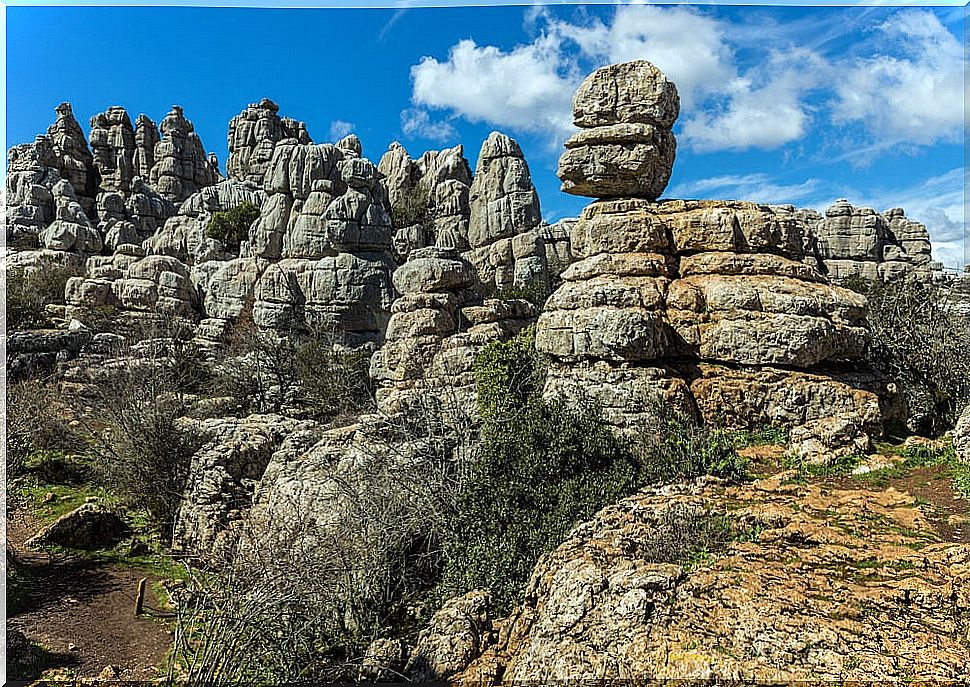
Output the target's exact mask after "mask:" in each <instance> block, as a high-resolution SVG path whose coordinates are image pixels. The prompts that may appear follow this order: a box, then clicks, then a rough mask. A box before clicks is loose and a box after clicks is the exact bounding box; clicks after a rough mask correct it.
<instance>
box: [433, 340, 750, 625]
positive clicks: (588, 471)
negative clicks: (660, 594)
mask: <svg viewBox="0 0 970 687" xmlns="http://www.w3.org/2000/svg"><path fill="white" fill-rule="evenodd" d="M544 376H545V369H544V366H543V364H542V360H541V358H540V357H539V356H538V354H537V353H536V350H535V340H534V330H533V329H532V328H530V329H527V330H525V331H523V332H522V333H521V334H520V335H519V336H517V337H515V338H513V339H512V340H510V341H508V342H505V343H493V344H491V345H489V346H487V347H485V349H483V351H482V352H481V354H480V355H479V357H478V359H477V360H476V365H475V379H476V387H477V391H478V404H479V410H480V412H481V417H482V422H483V425H482V431H481V454H480V457H479V460H478V462H477V463H476V464H475V466H474V467H473V469H472V473H471V475H470V477H469V478H468V479H467V481H466V482H465V484H464V485H463V487H462V490H461V493H460V496H459V500H458V506H457V511H458V515H457V518H456V523H455V526H454V528H453V531H454V532H455V533H456V534H457V535H458V536H457V537H455V538H451V539H448V540H447V541H446V542H445V547H444V549H445V564H444V573H443V583H442V590H443V592H444V593H445V594H457V593H460V592H464V591H468V590H469V589H473V588H476V587H480V588H487V589H489V590H490V591H491V592H492V594H493V596H494V598H495V599H496V601H497V603H498V604H499V605H500V606H501V607H503V608H505V609H508V608H509V607H510V606H511V605H512V604H513V603H515V601H516V600H518V599H519V598H520V596H521V594H522V592H523V590H524V586H525V583H526V582H527V580H528V577H529V575H530V574H531V572H532V569H533V567H534V566H535V563H536V561H537V560H538V558H539V556H540V555H542V554H543V553H545V552H547V551H549V550H551V549H553V548H554V547H556V546H558V545H559V544H560V543H561V542H562V541H563V540H564V539H565V538H566V536H567V535H568V533H569V531H570V530H571V528H572V527H573V526H574V525H575V524H576V523H578V522H581V521H583V520H586V519H589V518H590V517H592V516H593V515H594V514H595V513H596V512H597V511H598V510H600V509H601V508H603V507H605V506H607V505H609V504H612V503H615V502H616V501H618V500H619V499H621V498H622V497H624V496H627V495H629V494H631V493H633V492H635V491H636V490H637V489H639V488H640V487H641V486H643V485H645V484H648V483H654V482H670V481H679V480H683V479H689V478H693V477H696V476H698V475H702V474H712V475H716V476H719V477H724V478H728V479H735V480H740V479H745V478H746V477H747V464H746V461H745V460H744V459H742V458H741V457H740V456H739V455H738V453H737V450H736V443H737V435H736V433H734V432H730V431H726V430H719V429H714V428H710V427H702V426H698V425H697V424H696V423H694V422H692V421H690V420H687V419H685V418H682V417H680V416H679V415H678V414H676V413H674V412H672V411H671V410H670V409H669V408H667V407H665V406H659V405H658V406H657V407H656V409H655V410H654V412H653V413H652V415H654V416H655V417H657V418H658V419H657V420H656V422H655V423H653V424H650V425H648V426H647V427H645V428H644V434H643V436H642V437H638V440H637V441H632V440H629V439H626V438H621V437H619V436H617V434H616V433H615V431H614V430H613V428H611V427H609V426H608V425H606V424H605V423H604V422H603V421H602V419H601V416H600V412H599V409H598V408H597V407H596V406H595V404H593V403H592V402H590V401H588V400H587V401H583V400H580V401H578V402H577V401H575V400H574V401H570V402H569V403H566V402H564V401H553V402H550V401H548V400H543V398H542V387H543V383H544ZM681 529H682V530H683V531H684V532H688V531H690V532H693V533H694V535H696V537H695V536H694V535H691V538H688V539H686V540H685V541H684V542H682V545H683V547H682V548H683V549H684V550H683V551H681V550H680V549H679V548H677V547H671V546H666V545H664V546H663V547H661V548H663V549H664V551H665V552H666V553H664V554H663V555H665V556H668V557H671V558H676V557H677V556H680V555H682V554H683V553H684V551H688V550H692V551H693V550H701V549H705V548H707V547H708V544H711V545H712V546H713V543H712V542H713V540H714V538H716V537H715V531H716V530H717V529H718V527H715V526H714V525H713V524H711V523H705V522H700V521H697V522H696V523H693V524H690V523H687V524H684V527H683V528H681ZM722 529H723V528H722ZM702 535H703V536H702ZM718 536H720V535H718ZM678 552H679V553H678ZM658 555H660V554H658Z"/></svg>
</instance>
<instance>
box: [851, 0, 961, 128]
mask: <svg viewBox="0 0 970 687" xmlns="http://www.w3.org/2000/svg"><path fill="white" fill-rule="evenodd" d="M878 30H879V34H878V36H877V38H878V42H876V45H879V46H880V47H882V48H883V50H881V51H880V52H881V54H876V55H875V56H873V57H868V58H863V59H859V60H857V61H855V62H854V63H853V64H852V65H851V67H849V68H847V69H845V70H844V71H843V73H842V75H841V77H840V78H839V80H838V81H837V82H836V95H837V97H836V100H835V101H834V103H833V105H832V117H833V120H834V121H835V122H837V123H844V122H862V123H863V124H864V125H865V126H866V128H867V129H868V130H869V131H870V133H871V134H872V135H873V136H875V137H876V138H878V139H881V140H880V142H881V143H887V142H890V141H899V142H906V143H911V144H916V145H928V144H932V143H935V142H938V141H957V140H959V137H960V133H961V131H962V127H963V89H964V58H963V46H962V45H961V43H960V41H959V40H958V38H957V37H956V36H954V35H953V34H952V33H950V32H949V31H948V30H947V29H946V27H945V26H943V24H942V23H941V22H940V20H939V19H938V18H937V17H936V16H935V15H934V14H933V13H931V12H927V11H913V10H910V11H905V12H899V13H897V14H895V15H893V16H892V17H891V18H890V19H889V20H887V21H886V22H884V23H883V24H881V25H879V27H878ZM885 48H893V53H895V54H890V53H888V52H886V51H885Z"/></svg>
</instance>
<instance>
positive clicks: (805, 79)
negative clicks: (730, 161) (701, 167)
mask: <svg viewBox="0 0 970 687" xmlns="http://www.w3.org/2000/svg"><path fill="white" fill-rule="evenodd" d="M826 70H827V68H826V66H825V64H824V62H823V61H822V60H821V58H819V57H818V56H817V55H815V54H814V53H812V52H810V51H807V50H799V49H792V50H790V51H788V52H775V53H773V54H772V55H771V56H770V58H769V59H768V61H767V63H766V64H765V65H764V66H761V67H758V68H756V69H753V70H751V71H750V72H749V73H748V74H747V75H745V77H739V78H736V79H734V81H733V82H732V83H731V84H730V86H729V92H730V96H729V97H728V98H727V100H726V103H725V104H723V105H722V106H720V107H717V106H715V107H714V108H711V109H709V110H706V111H700V112H698V113H697V114H695V115H693V116H690V117H688V119H687V120H686V121H685V122H684V125H683V136H682V140H683V142H684V143H685V144H686V145H688V146H690V147H691V148H693V149H694V150H698V151H702V152H703V151H713V150H745V149H748V148H765V149H770V148H777V147H778V146H781V145H784V144H785V143H788V142H790V141H795V140H798V139H800V138H802V137H803V136H804V135H805V133H806V131H807V129H808V124H809V120H810V114H809V109H808V106H807V104H806V103H805V102H804V98H805V95H806V93H807V92H808V91H809V90H810V89H812V88H814V87H815V86H816V85H817V84H818V81H819V77H820V75H821V74H823V73H824V72H825V71H826Z"/></svg>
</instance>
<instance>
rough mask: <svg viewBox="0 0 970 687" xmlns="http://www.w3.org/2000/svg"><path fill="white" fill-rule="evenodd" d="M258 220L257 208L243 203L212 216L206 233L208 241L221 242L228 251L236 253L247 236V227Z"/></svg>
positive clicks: (245, 202)
mask: <svg viewBox="0 0 970 687" xmlns="http://www.w3.org/2000/svg"><path fill="white" fill-rule="evenodd" d="M257 219H259V208H258V207H256V206H255V205H253V204H252V203H250V202H249V201H243V202H242V203H240V204H239V205H237V206H236V207H234V208H230V209H229V210H221V211H219V212H214V213H213V214H212V219H210V220H209V227H208V229H207V231H206V233H207V235H208V236H209V238H210V239H216V240H217V241H221V242H222V245H223V246H225V247H226V248H228V249H229V250H230V251H233V252H238V251H239V244H241V243H242V242H243V241H244V240H246V238H248V236H249V227H250V226H251V225H252V223H253V222H255V221H256V220H257Z"/></svg>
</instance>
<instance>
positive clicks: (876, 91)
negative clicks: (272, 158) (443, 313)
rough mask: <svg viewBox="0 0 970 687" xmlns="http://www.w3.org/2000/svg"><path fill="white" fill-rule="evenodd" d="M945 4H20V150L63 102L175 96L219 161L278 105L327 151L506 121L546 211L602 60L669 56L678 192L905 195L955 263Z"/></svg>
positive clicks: (955, 35)
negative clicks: (233, 121) (262, 112)
mask: <svg viewBox="0 0 970 687" xmlns="http://www.w3.org/2000/svg"><path fill="white" fill-rule="evenodd" d="M963 13H964V9H963V8H960V7H956V8H953V7H950V8H935V9H932V8H919V7H908V8H893V7H846V8H799V7H717V6H707V5H705V6H688V5H676V6H628V5H621V6H606V5H596V6H585V7H584V6H575V5H561V4H557V5H553V6H532V7H520V6H503V7H496V6H493V7H447V8H413V9H408V10H403V9H400V8H398V9H393V8H389V9H285V10H284V9H266V8H259V9H257V8H246V9H242V8H235V9H232V8H214V7H213V8H186V7H127V8H122V7H83V8H82V7H8V8H7V10H6V41H7V55H6V57H7V88H6V103H7V112H6V116H7V121H6V123H7V129H6V135H7V145H8V147H9V146H10V145H13V144H16V143H21V142H26V141H30V140H32V139H33V137H34V136H35V135H36V134H38V133H42V132H43V131H44V130H45V129H46V127H47V126H48V124H49V123H50V122H51V121H53V109H54V107H55V106H56V105H57V104H58V103H59V102H61V101H63V100H67V101H70V102H71V103H72V104H73V105H74V111H75V114H76V115H77V117H78V119H79V121H80V122H81V124H82V127H84V128H85V130H87V124H88V119H89V118H90V117H91V116H92V115H94V114H96V113H97V112H101V111H104V110H106V109H107V108H108V107H109V106H111V105H122V106H124V107H125V108H127V109H128V111H129V114H130V115H131V117H132V119H133V120H134V118H135V117H136V116H137V115H138V114H139V113H141V112H144V113H146V114H148V115H149V116H151V117H152V118H153V119H155V120H156V121H160V119H161V118H162V117H163V116H164V115H165V113H166V112H167V111H168V109H169V107H170V106H171V105H172V104H180V105H182V106H183V107H184V108H185V113H186V116H187V117H189V118H190V119H191V120H192V121H193V122H194V124H195V127H196V130H197V131H198V132H199V134H200V136H201V137H202V141H203V143H204V145H205V146H206V148H207V149H208V150H212V151H215V152H216V153H217V154H218V155H219V158H220V160H221V161H222V163H223V165H224V164H225V160H226V157H227V150H226V135H227V129H228V122H229V119H230V118H231V117H232V116H233V115H235V114H236V113H238V112H239V111H240V110H242V109H243V108H244V107H245V106H246V104H247V103H250V102H256V101H258V100H259V99H260V98H262V97H269V98H272V99H273V100H275V101H276V102H277V103H279V104H280V112H281V114H283V115H288V116H291V117H295V118H297V119H302V120H304V121H306V122H307V125H308V129H309V131H310V135H311V136H312V138H313V139H314V140H315V141H318V142H324V141H329V140H333V139H334V138H335V137H338V136H339V135H342V134H343V133H345V132H346V131H354V132H355V133H357V134H358V135H359V136H360V138H361V139H362V141H363V145H364V153H365V155H366V156H368V157H370V158H371V159H372V160H374V161H375V162H376V161H377V160H378V159H380V156H381V154H382V153H383V152H384V151H385V150H386V149H387V146H388V144H389V143H390V142H391V141H393V140H400V141H401V142H403V143H404V145H405V146H406V147H407V148H408V150H409V151H410V152H411V154H412V156H414V157H417V156H419V155H420V154H421V153H422V152H423V151H424V150H426V149H428V148H440V147H442V146H450V145H455V144H457V143H462V144H464V146H465V153H466V156H467V157H468V158H469V160H470V161H471V163H472V166H473V167H474V164H475V160H476V157H477V153H478V148H479V146H480V145H481V142H482V141H483V140H484V139H485V138H486V137H487V135H488V133H489V132H490V131H492V130H495V129H498V130H501V131H504V132H506V133H508V134H509V135H511V136H513V137H515V138H516V139H517V140H518V141H519V142H520V144H521V145H522V148H523V150H524V151H525V153H526V157H527V159H528V161H529V164H530V167H531V169H532V173H533V179H534V181H535V183H536V186H537V187H538V189H539V192H540V196H541V199H542V207H543V211H544V214H545V216H546V218H547V219H549V220H551V221H554V220H555V219H558V218H560V217H564V216H568V215H575V214H576V213H578V211H579V210H580V209H581V208H582V206H583V205H584V204H585V203H586V202H587V200H585V199H581V198H575V197H571V196H567V195H565V194H562V193H560V192H559V190H558V189H559V182H558V180H557V179H556V176H555V170H556V161H557V159H558V156H559V152H560V151H561V149H562V148H561V143H562V141H563V140H564V138H565V137H566V136H568V134H569V132H570V130H571V120H570V108H569V102H570V99H571V97H572V93H573V91H574V90H575V87H576V85H577V84H578V83H579V81H581V80H582V78H583V76H584V75H585V74H587V73H589V72H590V71H591V70H593V69H595V68H596V67H598V66H601V65H603V64H606V63H609V62H614V61H621V60H627V59H634V58H644V59H649V60H651V61H653V62H654V63H655V64H657V65H658V66H659V67H660V68H661V69H663V70H664V71H665V72H666V73H667V74H668V76H670V77H671V78H672V79H673V80H674V81H675V82H676V83H677V85H678V88H679V90H680V92H681V96H682V107H681V116H680V119H679V120H678V123H677V125H676V127H675V132H676V133H677V136H678V156H677V163H676V166H675V169H674V176H673V178H672V180H671V184H670V186H669V187H668V189H667V194H666V195H667V196H669V197H709V198H743V199H749V200H759V201H763V202H791V203H793V204H796V205H801V206H807V207H816V208H819V209H824V208H825V207H826V206H827V205H828V204H829V203H830V202H831V201H833V200H834V199H835V198H837V197H847V198H849V200H850V201H852V202H854V203H857V204H866V205H871V206H873V207H876V208H877V209H880V210H881V209H886V208H888V207H893V206H902V207H904V208H906V209H907V211H908V213H909V214H910V216H913V217H915V218H916V219H919V220H921V221H923V222H925V223H926V224H927V225H928V226H929V227H930V230H931V233H932V235H933V238H934V245H935V247H936V251H937V257H938V258H940V259H942V260H944V261H945V262H946V263H947V264H948V265H950V266H952V267H957V266H959V265H962V264H963V262H964V261H965V260H966V259H968V258H967V257H965V247H964V236H963V235H964V232H963V226H964V225H963V215H964V210H963V203H964V200H963V187H964V183H963V180H964V174H963V167H964V144H963V122H964V113H963V102H964V97H963V95H964V94H963V88H964V62H963V59H964V58H963V45H962V40H961V36H962V31H963V26H962V22H963V16H964V14H963Z"/></svg>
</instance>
